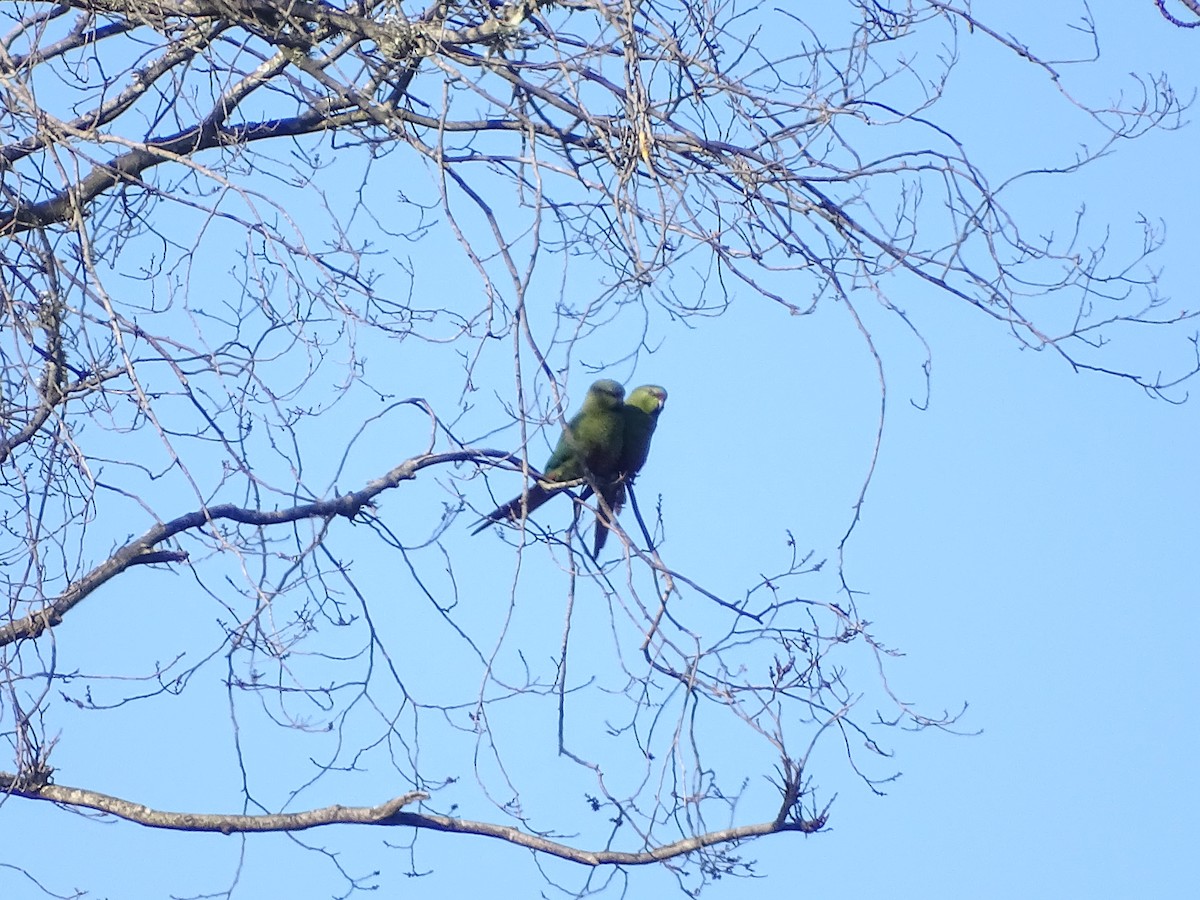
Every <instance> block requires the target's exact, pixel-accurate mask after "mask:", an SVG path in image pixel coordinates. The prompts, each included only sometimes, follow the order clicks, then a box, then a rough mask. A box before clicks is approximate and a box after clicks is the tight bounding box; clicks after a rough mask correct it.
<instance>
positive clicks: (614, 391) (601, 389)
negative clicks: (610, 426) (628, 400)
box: [583, 378, 625, 409]
mask: <svg viewBox="0 0 1200 900" xmlns="http://www.w3.org/2000/svg"><path fill="white" fill-rule="evenodd" d="M624 399H625V388H623V387H622V386H621V382H619V381H613V380H612V379H611V378H601V379H600V380H599V381H597V382H595V383H594V384H593V385H592V386H591V387H590V388H588V392H587V397H585V398H584V400H583V404H584V406H591V407H592V408H594V409H616V408H617V407H619V406H620V405H621V401H623V400H624Z"/></svg>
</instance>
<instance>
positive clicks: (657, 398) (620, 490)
mask: <svg viewBox="0 0 1200 900" xmlns="http://www.w3.org/2000/svg"><path fill="white" fill-rule="evenodd" d="M666 403H667V391H666V389H665V388H662V387H659V386H658V385H657V384H643V385H642V386H641V387H637V388H634V389H633V391H632V393H630V395H629V397H628V398H627V399H626V401H625V405H624V406H623V407H622V408H621V419H622V438H621V458H620V460H619V461H618V462H617V475H618V477H617V479H616V480H614V481H613V482H612V483H611V484H609V485H608V486H606V487H602V489H601V492H600V493H601V496H602V497H603V498H604V502H605V503H606V504H607V505H608V508H609V509H610V510H611V511H612V515H613V517H614V518H615V517H616V515H617V513H619V512H620V511H621V507H622V506H624V505H625V485H626V483H628V482H631V481H633V479H634V476H636V475H637V473H638V472H640V471H641V470H642V466H644V465H645V464H646V458H647V457H648V456H649V455H650V439H651V438H653V437H654V429H655V428H656V427H657V426H658V417H659V414H660V413H661V412H662V411H663V407H664V406H665V405H666ZM607 539H608V526H607V525H606V524H605V523H604V522H603V519H602V517H597V522H596V536H595V539H594V544H593V553H594V555H597V556H598V555H599V554H600V550H601V549H602V548H603V547H604V542H605V541H606V540H607Z"/></svg>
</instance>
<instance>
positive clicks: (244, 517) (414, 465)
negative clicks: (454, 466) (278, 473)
mask: <svg viewBox="0 0 1200 900" xmlns="http://www.w3.org/2000/svg"><path fill="white" fill-rule="evenodd" d="M509 457H510V454H508V453H505V452H503V451H500V450H460V451H454V452H449V453H427V454H424V455H422V456H414V457H413V458H412V459H408V460H405V461H404V462H402V463H401V464H400V465H398V466H396V468H394V469H392V470H391V471H390V472H388V473H387V474H386V475H383V476H381V477H380V478H376V479H375V480H374V481H371V482H369V483H368V484H367V485H366V486H365V487H363V488H362V489H361V490H358V491H354V492H352V493H349V494H343V495H342V496H340V497H335V498H333V499H332V500H317V501H314V502H312V503H305V504H302V505H300V506H293V507H289V508H287V509H275V510H261V509H247V508H245V507H241V506H234V505H233V504H230V503H223V504H221V505H219V506H210V507H204V508H201V509H198V510H196V511H195V512H190V513H187V514H186V515H182V516H179V517H178V518H176V519H172V520H171V521H169V522H160V523H159V524H157V525H155V526H154V527H153V528H151V529H149V530H148V531H146V532H145V533H144V534H143V535H142V536H141V537H139V538H135V539H134V540H132V541H130V542H129V543H127V544H125V545H124V546H123V547H121V548H120V549H119V550H117V551H116V552H115V553H113V554H112V556H110V557H109V558H108V559H106V560H105V561H104V562H102V563H100V565H98V566H96V567H95V568H94V569H92V570H91V571H90V572H88V573H87V574H86V575H84V576H83V577H82V578H80V579H79V580H78V581H76V582H74V583H72V584H71V585H70V586H69V587H68V588H67V589H66V590H65V591H63V592H62V593H61V594H60V595H59V596H58V598H57V599H55V600H54V601H53V602H52V603H49V604H47V605H46V606H44V607H42V608H41V609H39V610H35V611H34V612H31V613H30V614H29V615H27V616H23V617H21V618H20V619H15V620H13V621H12V622H9V623H8V624H7V625H5V626H4V627H2V628H0V647H3V646H5V645H6V644H11V643H12V642H13V641H16V640H20V639H21V638H36V637H37V636H38V635H40V634H41V633H42V632H43V631H45V630H46V629H47V628H53V627H54V626H56V625H58V624H59V623H60V622H62V620H63V616H65V615H66V614H67V613H68V612H70V611H71V610H72V609H73V608H74V607H75V606H77V605H78V604H79V603H80V602H81V601H83V600H84V598H86V597H87V596H88V595H89V594H91V593H92V592H93V591H95V590H96V589H97V588H98V587H100V586H101V585H103V584H104V583H105V582H107V581H109V580H110V579H112V578H114V577H116V576H117V575H120V574H121V573H122V572H124V571H125V570H126V569H128V568H130V567H131V566H136V565H143V564H145V563H147V562H151V561H155V562H157V561H162V560H163V559H165V558H166V557H161V556H155V557H152V558H151V559H147V554H154V553H162V552H163V551H155V550H154V548H155V545H156V544H160V543H162V542H163V541H166V540H170V539H171V538H173V537H175V536H176V535H178V534H181V533H183V532H185V531H190V530H192V529H196V528H204V527H205V526H207V525H210V524H212V523H213V522H217V521H220V520H225V521H230V522H237V523H238V524H241V525H263V526H267V525H285V524H287V523H289V522H298V521H300V520H301V519H332V518H334V517H336V516H345V517H346V518H348V519H353V518H354V517H355V516H357V515H358V514H359V513H360V512H361V511H362V509H363V507H364V506H366V505H367V504H369V503H370V502H371V501H372V500H374V499H375V498H376V497H377V496H378V495H379V494H381V493H383V492H384V491H385V490H388V489H389V488H394V487H397V486H399V484H400V483H401V482H402V481H409V480H411V479H413V478H415V477H416V474H417V472H419V471H421V470H422V469H424V468H427V467H428V466H437V465H444V464H446V463H454V462H469V461H473V460H481V459H497V458H498V459H507V458H509ZM172 558H173V559H179V558H186V554H184V555H182V557H181V556H174V557H172Z"/></svg>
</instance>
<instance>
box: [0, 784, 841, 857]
mask: <svg viewBox="0 0 1200 900" xmlns="http://www.w3.org/2000/svg"><path fill="white" fill-rule="evenodd" d="M48 777H49V776H48V774H43V776H42V777H41V778H35V779H28V778H21V777H19V776H16V775H12V774H10V773H7V772H0V791H3V792H5V793H8V794H12V795H13V796H15V797H24V798H26V799H29V800H49V801H50V802H52V803H62V804H66V805H69V806H76V807H83V808H86V809H94V810H98V811H99V812H104V813H109V814H110V815H114V816H118V817H119V818H122V819H126V820H128V821H130V822H136V823H137V824H139V825H145V826H147V827H149V828H167V829H173V830H177V831H211V832H219V833H221V834H235V833H253V832H268V831H302V830H304V829H307V828H316V827H318V826H320V825H390V826H400V827H409V828H427V829H431V830H433V831H446V832H453V833H455V834H475V835H479V836H481V837H492V838H497V839H499V840H502V841H507V842H509V843H510V844H516V845H517V846H520V847H528V848H529V849H530V850H536V851H537V852H539V853H546V854H549V855H551V856H557V857H558V858H559V859H565V860H567V861H569V862H576V863H580V864H581V865H585V866H603V865H619V866H642V865H648V864H650V863H657V862H662V861H663V860H666V859H672V858H673V857H677V856H683V855H685V854H688V853H694V852H695V851H697V850H702V849H704V848H705V847H712V846H714V845H716V844H728V843H732V842H735V841H742V840H745V839H747V838H754V837H762V836H763V835H768V834H780V833H782V832H788V831H799V832H802V833H804V834H813V833H815V832H817V831H820V830H821V829H822V828H824V827H825V823H826V821H827V816H826V814H825V813H821V814H819V815H817V816H815V817H814V818H812V819H785V818H784V817H783V816H780V817H779V818H777V819H776V820H774V821H772V822H759V823H757V824H754V825H739V826H737V827H735V828H722V829H719V830H717V831H709V832H706V833H704V834H699V835H695V836H693V837H689V838H683V839H682V840H678V841H674V842H673V843H670V844H663V845H661V846H658V847H652V848H650V849H649V850H643V851H641V852H638V853H630V852H622V851H619V850H583V849H581V848H578V847H572V846H570V845H567V844H560V843H558V842H557V841H551V840H548V839H547V838H544V837H541V836H540V835H536V834H529V833H528V832H525V831H521V830H520V829H518V828H513V827H511V826H508V825H496V824H493V823H491V822H475V821H471V820H469V819H459V818H453V817H450V816H439V815H430V814H426V813H411V812H404V811H403V809H404V807H406V806H410V805H412V804H413V803H418V802H421V801H423V800H428V799H429V795H428V794H425V793H423V792H421V791H412V792H411V793H408V794H404V795H402V796H400V797H396V798H393V799H392V800H388V801H387V802H385V803H381V804H379V805H378V806H338V805H334V806H326V807H323V808H321V809H310V810H306V811H304V812H298V813H274V814H268V815H261V816H245V815H222V814H218V813H181V812H165V811H163V810H155V809H151V808H150V807H148V806H143V805H142V804H140V803H132V802H130V801H128V800H122V799H121V798H119V797H112V796H110V795H108V794H102V793H99V792H98V791H90V790H85V789H83V788H74V787H66V786H64V785H57V784H50V783H48V781H47V779H48Z"/></svg>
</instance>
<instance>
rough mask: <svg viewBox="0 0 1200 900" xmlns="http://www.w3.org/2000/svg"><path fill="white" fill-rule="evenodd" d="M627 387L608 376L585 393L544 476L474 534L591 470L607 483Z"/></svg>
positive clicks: (614, 466) (620, 436) (617, 456)
mask: <svg viewBox="0 0 1200 900" xmlns="http://www.w3.org/2000/svg"><path fill="white" fill-rule="evenodd" d="M624 397H625V388H623V387H622V386H621V385H620V383H618V382H616V381H613V380H611V379H609V378H602V379H601V380H600V381H597V382H596V383H595V384H593V385H592V386H591V387H590V388H588V392H587V396H586V397H584V398H583V406H582V407H581V408H580V410H579V412H577V413H576V414H575V415H574V416H573V417H572V418H571V421H569V422H568V423H567V428H566V430H565V431H564V432H563V435H562V437H561V438H559V440H558V445H557V446H556V447H555V448H554V452H553V453H552V454H550V459H548V460H547V461H546V467H545V470H544V471H543V473H542V477H541V478H540V479H538V481H537V483H536V484H533V485H531V486H530V487H529V489H528V490H527V491H525V492H524V493H521V494H518V495H517V496H516V497H514V498H513V499H511V500H509V501H508V502H507V503H505V504H503V505H501V506H498V507H496V508H495V509H494V510H492V511H491V512H490V513H488V515H487V516H485V517H484V519H483V520H482V521H481V522H480V523H479V527H478V528H476V529H475V530H474V531H473V532H471V533H472V534H479V532H481V531H483V530H484V529H485V528H487V527H488V526H489V525H491V524H492V523H494V522H503V521H510V522H518V521H520V520H521V519H522V518H524V517H525V516H526V515H528V514H529V513H531V512H533V511H534V510H535V509H537V508H538V507H539V506H541V505H542V504H543V503H545V502H546V501H547V500H549V499H550V498H551V497H553V496H554V495H555V494H557V493H559V492H560V491H562V490H564V488H561V487H555V486H554V485H555V484H557V483H560V482H569V481H577V480H578V479H580V478H583V477H585V475H589V474H590V475H591V476H592V477H593V478H595V479H596V480H597V481H599V482H601V483H605V484H607V483H608V482H610V481H611V480H613V479H615V478H616V477H617V471H618V465H619V463H620V461H621V445H622V443H623V440H624V435H625V420H624V418H623V417H622V415H621V409H622V400H623V399H624Z"/></svg>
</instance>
